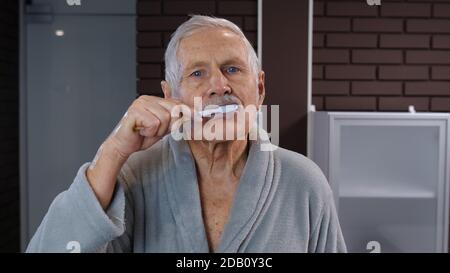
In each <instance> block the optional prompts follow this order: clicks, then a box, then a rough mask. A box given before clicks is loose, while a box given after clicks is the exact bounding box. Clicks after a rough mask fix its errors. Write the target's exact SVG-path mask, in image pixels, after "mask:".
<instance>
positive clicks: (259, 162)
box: [163, 135, 278, 252]
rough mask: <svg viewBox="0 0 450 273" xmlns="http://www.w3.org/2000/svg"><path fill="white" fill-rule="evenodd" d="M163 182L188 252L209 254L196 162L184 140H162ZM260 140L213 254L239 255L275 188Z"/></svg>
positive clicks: (269, 161)
mask: <svg viewBox="0 0 450 273" xmlns="http://www.w3.org/2000/svg"><path fill="white" fill-rule="evenodd" d="M165 140H166V141H165V143H164V145H165V147H164V149H163V150H164V152H163V153H164V156H163V160H164V162H163V163H164V164H165V165H166V167H167V169H166V170H168V171H167V172H166V175H167V176H168V177H166V178H167V179H165V180H166V181H167V183H166V190H167V194H168V198H169V203H170V206H171V210H172V213H173V216H174V219H175V221H176V224H177V226H178V227H179V228H180V231H181V233H182V238H183V240H184V243H185V244H186V247H187V249H186V251H187V252H208V251H209V248H208V241H207V237H206V231H205V225H204V222H203V216H202V209H201V202H200V192H199V187H198V180H197V173H196V169H195V162H194V158H193V156H192V153H191V150H190V148H189V145H188V144H187V142H186V141H184V140H180V141H176V140H174V139H173V138H172V137H171V136H170V135H169V136H167V137H166V138H165ZM262 143H267V142H263V141H262V140H261V139H260V138H258V140H255V141H250V142H249V145H250V149H249V154H248V157H247V162H246V164H245V167H244V170H243V172H242V175H241V178H240V181H239V185H238V187H237V190H236V193H235V196H234V201H233V204H232V207H231V211H230V215H229V218H228V222H227V223H226V225H225V227H224V231H223V233H222V237H221V239H220V243H219V246H218V248H217V249H216V252H241V251H244V248H245V246H246V244H247V242H248V240H249V239H250V238H251V234H252V233H253V232H254V230H255V228H256V226H257V225H258V222H259V220H260V219H261V218H262V216H263V215H264V214H265V211H266V209H267V206H268V205H269V203H270V201H271V199H272V198H271V197H272V196H273V193H274V191H275V188H276V182H278V179H274V176H275V174H274V173H275V171H274V169H275V167H274V165H275V162H274V161H275V160H274V156H273V152H272V151H262V149H261V144H262Z"/></svg>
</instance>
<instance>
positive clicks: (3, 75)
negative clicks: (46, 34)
mask: <svg viewBox="0 0 450 273" xmlns="http://www.w3.org/2000/svg"><path fill="white" fill-rule="evenodd" d="M18 2H19V1H16V0H5V1H2V4H1V5H0V234H1V235H0V252H18V251H19V250H20V237H19V236H20V235H19V234H20V232H19V230H20V225H19V217H20V212H19V159H18V155H19V142H18V138H19V134H18V131H19V127H18V125H19V111H18V109H19V102H18V101H19V87H18V82H19V76H18V75H19V72H18V63H19V59H18V58H19V57H18V48H19V41H18V32H19V28H18V17H19V16H18Z"/></svg>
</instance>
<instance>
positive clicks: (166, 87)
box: [161, 81, 172, 99]
mask: <svg viewBox="0 0 450 273" xmlns="http://www.w3.org/2000/svg"><path fill="white" fill-rule="evenodd" d="M161 89H162V91H163V93H164V98H166V99H169V98H172V90H171V89H170V86H169V83H168V82H166V81H161Z"/></svg>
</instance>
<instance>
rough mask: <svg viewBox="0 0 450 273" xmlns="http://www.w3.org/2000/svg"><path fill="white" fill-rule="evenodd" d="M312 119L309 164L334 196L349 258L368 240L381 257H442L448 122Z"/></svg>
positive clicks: (395, 117)
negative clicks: (426, 254) (318, 169)
mask: <svg viewBox="0 0 450 273" xmlns="http://www.w3.org/2000/svg"><path fill="white" fill-rule="evenodd" d="M314 115H315V118H314V122H315V124H314V128H315V130H314V132H315V134H314V145H313V147H314V151H313V160H315V161H316V162H317V163H318V164H319V165H320V166H321V167H323V170H324V172H325V173H326V174H327V176H328V179H329V181H330V184H331V186H332V188H333V191H334V193H335V199H336V200H335V201H336V205H337V208H338V213H339V218H340V223H341V227H342V231H343V233H344V237H345V239H346V243H347V247H348V249H349V251H351V252H368V249H367V247H368V244H369V242H372V241H375V243H376V244H378V245H379V246H380V250H381V252H446V251H447V238H448V236H447V233H448V180H449V179H448V153H449V152H448V147H447V145H448V138H449V135H448V130H449V127H448V123H449V115H448V114H400V113H344V112H342V113H339V112H329V113H326V112H318V113H315V114H314ZM316 117H317V118H316ZM324 128H326V129H324ZM324 132H328V136H327V137H324V135H323V133H324ZM319 133H320V134H319ZM316 136H317V139H316ZM321 143H323V145H321ZM325 149H326V151H324V150H325ZM370 244H371V243H370ZM370 244H369V245H370Z"/></svg>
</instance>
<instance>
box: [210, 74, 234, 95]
mask: <svg viewBox="0 0 450 273" xmlns="http://www.w3.org/2000/svg"><path fill="white" fill-rule="evenodd" d="M210 84H211V86H210V89H209V91H208V96H212V95H217V96H223V95H225V94H231V88H230V86H229V84H228V79H227V78H226V77H225V76H224V74H223V73H222V71H220V70H219V71H215V72H213V73H211V78H210Z"/></svg>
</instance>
